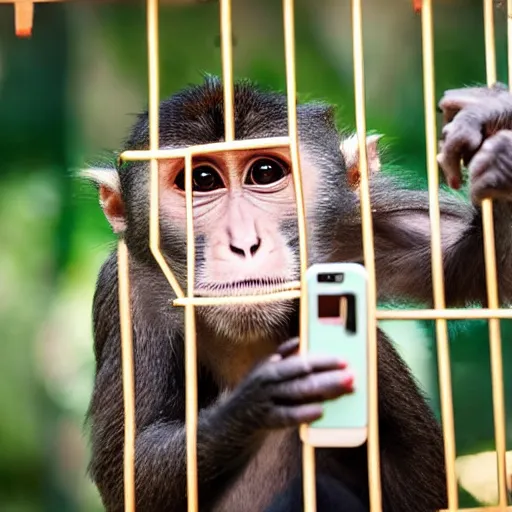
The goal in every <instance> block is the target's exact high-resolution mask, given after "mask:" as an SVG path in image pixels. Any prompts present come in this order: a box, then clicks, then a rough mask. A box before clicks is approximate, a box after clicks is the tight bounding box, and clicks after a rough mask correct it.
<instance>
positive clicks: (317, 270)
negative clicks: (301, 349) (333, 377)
mask: <svg viewBox="0 0 512 512" xmlns="http://www.w3.org/2000/svg"><path fill="white" fill-rule="evenodd" d="M323 274H331V275H332V274H343V278H342V282H318V276H319V275H323ZM321 279H322V278H321ZM306 280H307V296H308V308H309V312H308V317H309V321H308V323H309V327H308V340H307V347H308V352H309V353H314V354H331V355H335V356H338V357H340V358H342V359H344V360H345V361H346V362H347V368H350V370H351V371H352V372H353V373H354V389H355V390H354V392H353V393H352V394H350V395H345V396H342V397H340V398H337V399H335V400H329V401H327V402H325V403H324V414H323V416H322V418H320V419H319V420H317V421H315V422H313V423H311V424H310V428H329V429H331V428H332V429H344V428H360V427H366V426H367V424H368V342H367V330H368V327H367V314H368V313H367V273H366V269H365V268H364V267H363V266H362V265H359V264H356V263H324V264H316V265H312V266H311V267H310V268H309V269H308V270H307V272H306ZM342 296H343V297H345V299H346V301H347V302H346V303H345V304H347V312H348V315H347V317H346V323H345V324H343V323H342V322H341V321H339V320H337V319H339V318H340V314H339V312H340V307H339V304H340V300H341V297H342ZM338 298H340V300H338ZM320 316H322V318H320Z"/></svg>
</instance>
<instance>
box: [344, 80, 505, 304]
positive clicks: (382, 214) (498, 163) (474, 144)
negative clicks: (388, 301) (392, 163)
mask: <svg viewBox="0 0 512 512" xmlns="http://www.w3.org/2000/svg"><path fill="white" fill-rule="evenodd" d="M439 106H440V109H441V110H442V112H443V114H444V122H445V123H446V125H445V126H444V128H443V134H442V141H441V144H440V154H439V156H438V160H439V163H440V165H441V169H442V170H443V171H444V174H445V176H446V178H447V181H448V182H449V183H450V184H451V185H452V186H454V188H458V186H459V185H460V183H461V180H462V174H461V161H463V162H464V163H465V164H466V166H467V168H468V185H469V187H468V188H469V196H470V200H471V202H469V201H463V200H462V199H460V198H457V197H454V196H450V195H448V194H447V193H440V210H441V245H442V252H443V269H444V278H445V292H446V301H447V305H451V306H454V305H458V306H461V305H463V304H464V303H465V302H468V301H478V302H481V303H483V304H485V303H486V302H487V294H486V278H485V265H484V261H485V260H484V249H483V229H482V212H481V208H480V204H481V201H482V199H483V198H492V199H494V229H495V242H496V264H497V270H498V280H499V296H500V302H501V303H510V302H512V131H511V130H512V95H511V94H510V93H509V92H508V90H507V89H506V88H505V87H504V86H501V85H496V86H494V87H491V88H487V87H475V88H464V89H455V90H452V91H447V92H446V93H445V95H444V97H443V99H442V100H441V102H440V103H439ZM371 195H372V209H373V212H374V213H373V221H374V227H375V244H376V251H375V253H376V266H377V278H378V286H379V292H380V295H381V297H383V298H384V297H386V298H387V297H390V296H393V297H407V298H410V299H418V300H420V301H427V302H431V298H432V279H431V250H430V219H429V211H428V195H427V194H426V193H422V192H417V191H416V192H414V191H406V190H400V188H399V187H396V186H395V185H393V184H392V183H390V182H389V181H388V182H387V180H386V179H385V178H384V177H379V176H376V177H374V179H373V184H372V194H371ZM356 237H357V235H356ZM343 238H344V239H346V238H345V237H343ZM349 239H350V238H349ZM356 239H357V238H356Z"/></svg>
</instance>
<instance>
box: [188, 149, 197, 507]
mask: <svg viewBox="0 0 512 512" xmlns="http://www.w3.org/2000/svg"><path fill="white" fill-rule="evenodd" d="M185 183H186V184H185V195H186V209H187V295H188V296H189V297H192V296H193V295H194V281H195V267H196V266H195V262H196V260H195V243H194V210H193V197H192V157H191V156H188V157H187V158H186V159H185ZM185 382H186V388H185V399H186V409H185V427H186V433H187V497H188V510H189V512H190V511H193V512H197V510H199V503H198V501H199V500H198V490H197V421H198V420H197V347H196V318H195V309H194V304H190V303H189V304H185Z"/></svg>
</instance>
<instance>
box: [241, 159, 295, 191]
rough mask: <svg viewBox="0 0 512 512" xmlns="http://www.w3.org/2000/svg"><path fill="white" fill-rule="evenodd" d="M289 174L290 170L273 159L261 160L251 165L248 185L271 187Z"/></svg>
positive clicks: (246, 181) (246, 182) (247, 179)
mask: <svg viewBox="0 0 512 512" xmlns="http://www.w3.org/2000/svg"><path fill="white" fill-rule="evenodd" d="M287 173H288V168H287V167H286V166H285V165H284V164H283V163H281V162H279V161H278V160H274V159H273V158H272V159H271V158H260V159H258V160H256V161H255V162H253V163H252V164H251V167H250V169H249V172H248V173H247V177H246V179H245V184H246V185H270V184H271V183H275V182H276V181H279V180H281V179H282V178H284V177H285V176H286V174H287Z"/></svg>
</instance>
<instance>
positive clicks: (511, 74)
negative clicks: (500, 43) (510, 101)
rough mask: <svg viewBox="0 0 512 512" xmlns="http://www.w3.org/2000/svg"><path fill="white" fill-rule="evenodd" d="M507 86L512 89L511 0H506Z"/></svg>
mask: <svg viewBox="0 0 512 512" xmlns="http://www.w3.org/2000/svg"><path fill="white" fill-rule="evenodd" d="M507 58H508V61H507V62H508V86H509V89H511V91H512V0H507Z"/></svg>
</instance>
